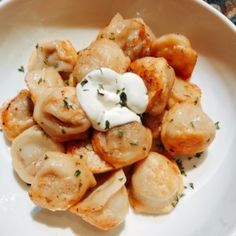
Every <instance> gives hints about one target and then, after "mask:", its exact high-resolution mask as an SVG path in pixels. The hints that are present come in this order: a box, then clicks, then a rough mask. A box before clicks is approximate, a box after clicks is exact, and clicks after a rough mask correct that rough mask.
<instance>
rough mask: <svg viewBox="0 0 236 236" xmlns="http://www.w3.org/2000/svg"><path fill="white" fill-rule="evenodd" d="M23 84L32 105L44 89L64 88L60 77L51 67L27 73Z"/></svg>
mask: <svg viewBox="0 0 236 236" xmlns="http://www.w3.org/2000/svg"><path fill="white" fill-rule="evenodd" d="M25 82H26V84H27V87H28V88H29V90H30V93H31V99H32V100H33V102H34V103H35V101H36V100H37V99H38V98H39V96H40V95H41V94H42V93H43V91H44V90H45V89H47V88H60V87H64V82H63V80H62V78H61V76H60V75H59V73H58V72H57V71H56V69H54V68H53V67H48V68H43V69H41V70H34V71H29V72H28V73H27V74H26V76H25Z"/></svg>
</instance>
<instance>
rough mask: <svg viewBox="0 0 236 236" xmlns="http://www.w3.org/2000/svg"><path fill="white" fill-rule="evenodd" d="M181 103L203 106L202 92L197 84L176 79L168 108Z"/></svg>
mask: <svg viewBox="0 0 236 236" xmlns="http://www.w3.org/2000/svg"><path fill="white" fill-rule="evenodd" d="M181 102H189V103H193V104H194V105H201V90H200V88H199V87H198V86H197V85H196V84H193V83H190V82H187V81H184V80H181V79H178V78H176V79H175V83H174V86H173V88H172V90H171V92H170V96H169V99H168V108H171V107H173V106H174V105H175V104H176V103H181Z"/></svg>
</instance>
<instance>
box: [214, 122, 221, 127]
mask: <svg viewBox="0 0 236 236" xmlns="http://www.w3.org/2000/svg"><path fill="white" fill-rule="evenodd" d="M219 123H220V122H219V121H217V122H216V123H215V127H216V129H220V126H219Z"/></svg>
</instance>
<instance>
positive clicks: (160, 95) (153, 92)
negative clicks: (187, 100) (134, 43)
mask: <svg viewBox="0 0 236 236" xmlns="http://www.w3.org/2000/svg"><path fill="white" fill-rule="evenodd" d="M130 69H131V71H132V72H134V73H136V74H138V75H139V76H140V77H141V78H142V79H143V81H144V83H145V85H146V87H147V90H148V97H149V103H148V107H147V110H146V112H148V113H150V114H151V115H154V116H156V115H160V114H161V113H162V112H163V111H164V109H165V107H166V104H167V101H168V98H169V94H170V91H171V89H172V87H173V84H174V80H175V73H174V70H173V69H172V68H171V67H170V66H169V65H168V63H167V61H166V60H165V59H164V58H154V57H144V58H141V59H138V60H136V61H134V62H132V63H131V65H130Z"/></svg>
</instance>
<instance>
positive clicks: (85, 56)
mask: <svg viewBox="0 0 236 236" xmlns="http://www.w3.org/2000/svg"><path fill="white" fill-rule="evenodd" d="M129 64H130V59H129V58H128V57H127V56H125V55H124V53H123V52H122V50H121V49H120V48H119V46H118V45H117V44H116V43H114V42H113V41H110V40H108V39H100V40H97V41H95V42H93V43H91V44H90V45H89V47H87V48H85V49H83V50H81V51H79V54H78V59H77V62H76V66H75V69H74V71H73V77H74V79H75V81H76V82H77V83H78V82H80V81H81V80H82V79H83V78H84V76H85V75H86V74H88V73H89V72H91V71H92V70H95V69H97V68H100V67H107V68H110V69H112V70H114V71H116V72H117V73H124V72H126V70H127V68H128V67H129Z"/></svg>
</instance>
